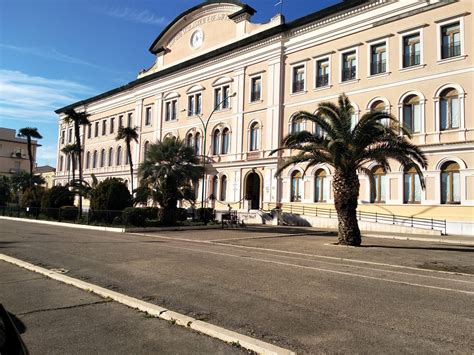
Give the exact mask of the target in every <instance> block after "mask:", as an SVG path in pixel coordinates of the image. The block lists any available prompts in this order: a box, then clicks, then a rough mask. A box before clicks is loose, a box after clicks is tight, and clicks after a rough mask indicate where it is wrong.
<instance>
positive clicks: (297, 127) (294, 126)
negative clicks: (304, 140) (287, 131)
mask: <svg viewBox="0 0 474 355" xmlns="http://www.w3.org/2000/svg"><path fill="white" fill-rule="evenodd" d="M303 130H304V121H303V119H302V118H293V119H292V120H291V133H298V132H301V131H303Z"/></svg>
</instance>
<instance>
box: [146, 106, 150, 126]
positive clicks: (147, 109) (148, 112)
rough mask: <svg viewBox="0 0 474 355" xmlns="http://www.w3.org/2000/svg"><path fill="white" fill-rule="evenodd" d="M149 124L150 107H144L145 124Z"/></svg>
mask: <svg viewBox="0 0 474 355" xmlns="http://www.w3.org/2000/svg"><path fill="white" fill-rule="evenodd" d="M149 125H151V107H147V108H145V126H149Z"/></svg>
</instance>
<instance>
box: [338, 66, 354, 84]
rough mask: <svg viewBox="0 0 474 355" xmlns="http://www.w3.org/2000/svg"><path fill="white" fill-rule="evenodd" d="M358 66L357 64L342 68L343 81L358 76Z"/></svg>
mask: <svg viewBox="0 0 474 355" xmlns="http://www.w3.org/2000/svg"><path fill="white" fill-rule="evenodd" d="M356 73H357V68H356V67H355V66H353V67H350V68H346V69H343V70H342V81H348V80H354V79H355V78H356Z"/></svg>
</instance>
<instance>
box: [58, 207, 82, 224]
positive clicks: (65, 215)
mask: <svg viewBox="0 0 474 355" xmlns="http://www.w3.org/2000/svg"><path fill="white" fill-rule="evenodd" d="M59 210H60V212H61V219H63V220H66V221H73V220H75V219H77V216H78V214H79V208H77V207H75V206H61V207H60V208H59Z"/></svg>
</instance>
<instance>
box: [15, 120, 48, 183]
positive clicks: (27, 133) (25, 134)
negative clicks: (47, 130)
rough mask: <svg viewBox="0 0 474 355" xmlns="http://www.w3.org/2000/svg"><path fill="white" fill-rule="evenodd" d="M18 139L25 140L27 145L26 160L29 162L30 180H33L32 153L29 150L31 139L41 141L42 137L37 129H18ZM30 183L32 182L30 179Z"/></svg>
mask: <svg viewBox="0 0 474 355" xmlns="http://www.w3.org/2000/svg"><path fill="white" fill-rule="evenodd" d="M18 137H21V138H26V143H27V145H28V159H29V160H30V178H33V152H32V149H31V138H35V139H41V138H43V136H42V135H41V134H40V133H39V132H38V128H33V127H25V128H22V129H20V131H19V132H18ZM30 181H32V180H31V179H30Z"/></svg>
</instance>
